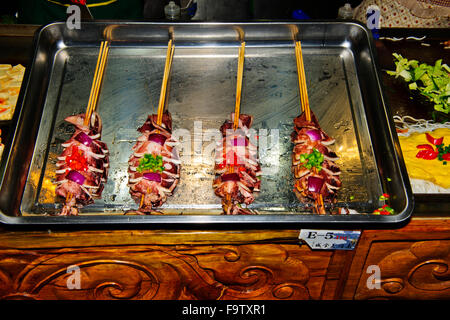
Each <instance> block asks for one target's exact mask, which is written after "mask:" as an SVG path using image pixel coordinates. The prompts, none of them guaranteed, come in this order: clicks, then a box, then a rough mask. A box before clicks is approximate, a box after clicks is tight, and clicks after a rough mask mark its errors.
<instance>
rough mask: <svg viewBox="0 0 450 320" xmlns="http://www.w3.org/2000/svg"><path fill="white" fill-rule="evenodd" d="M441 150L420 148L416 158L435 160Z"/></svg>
mask: <svg viewBox="0 0 450 320" xmlns="http://www.w3.org/2000/svg"><path fill="white" fill-rule="evenodd" d="M438 154H439V152H437V151H431V150H420V151H419V152H418V153H417V154H416V158H420V159H425V160H433V159H436V158H437V157H438Z"/></svg>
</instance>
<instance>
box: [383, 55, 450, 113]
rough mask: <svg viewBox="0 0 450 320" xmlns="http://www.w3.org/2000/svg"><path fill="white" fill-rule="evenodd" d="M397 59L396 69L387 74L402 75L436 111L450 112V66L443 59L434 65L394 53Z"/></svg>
mask: <svg viewBox="0 0 450 320" xmlns="http://www.w3.org/2000/svg"><path fill="white" fill-rule="evenodd" d="M392 55H393V56H394V58H395V59H396V61H395V67H396V68H395V71H391V70H389V71H386V73H387V74H389V75H391V76H395V77H396V78H398V77H401V78H403V80H404V81H405V82H407V83H408V87H409V89H410V90H418V91H419V93H420V94H421V95H423V96H425V97H426V98H427V99H428V100H429V101H430V102H431V103H433V104H434V109H435V110H436V111H440V112H443V113H445V114H448V113H449V112H450V67H449V66H448V65H446V64H445V63H444V64H443V63H442V59H439V60H437V61H436V62H435V64H434V66H431V65H428V64H426V63H419V62H418V61H417V60H408V59H406V58H403V57H402V56H401V55H400V54H397V53H393V54H392Z"/></svg>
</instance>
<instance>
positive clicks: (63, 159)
mask: <svg viewBox="0 0 450 320" xmlns="http://www.w3.org/2000/svg"><path fill="white" fill-rule="evenodd" d="M65 120H66V121H67V122H69V123H71V124H73V125H74V126H75V128H76V129H75V133H74V134H73V135H72V137H71V138H70V139H69V140H67V141H66V142H64V143H63V144H62V146H63V147H64V150H63V152H62V153H61V155H60V156H59V157H58V158H57V159H58V161H57V163H56V185H57V186H56V190H55V192H56V195H58V196H60V197H63V198H64V199H65V204H64V206H63V209H62V211H61V213H60V215H78V211H79V209H80V208H81V207H83V206H86V205H88V204H91V203H93V202H94V199H98V198H101V195H102V191H103V188H104V184H105V183H106V181H107V178H108V170H109V151H108V147H107V146H106V144H105V143H104V142H102V141H100V137H101V132H102V120H101V118H100V116H99V115H98V113H97V112H93V113H92V114H91V119H90V121H88V124H87V125H85V124H84V123H85V121H84V120H85V114H79V115H75V116H70V117H67V118H66V119H65Z"/></svg>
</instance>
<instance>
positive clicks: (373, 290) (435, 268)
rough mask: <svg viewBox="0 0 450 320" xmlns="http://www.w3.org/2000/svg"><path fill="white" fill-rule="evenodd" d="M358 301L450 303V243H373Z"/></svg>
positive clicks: (435, 241) (431, 241)
mask: <svg viewBox="0 0 450 320" xmlns="http://www.w3.org/2000/svg"><path fill="white" fill-rule="evenodd" d="M370 266H376V267H379V271H380V273H379V275H380V280H379V281H376V278H375V274H376V272H375V271H374V267H370ZM368 280H369V281H368ZM368 282H369V284H368ZM355 299H450V240H429V241H417V242H411V241H402V242H385V241H383V242H373V243H372V245H371V247H370V250H369V253H368V256H367V260H366V263H365V265H364V268H363V272H362V274H361V277H360V280H359V283H358V287H357V290H356V294H355Z"/></svg>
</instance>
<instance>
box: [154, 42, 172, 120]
mask: <svg viewBox="0 0 450 320" xmlns="http://www.w3.org/2000/svg"><path fill="white" fill-rule="evenodd" d="M174 49H175V46H174V45H172V39H170V40H169V44H168V46H167V55H166V65H165V67H164V75H163V81H162V85H161V93H160V95H159V105H158V118H157V121H156V123H157V124H158V125H161V123H162V117H163V113H164V106H165V103H166V92H167V82H168V80H169V74H170V70H171V67H172V60H173V52H174Z"/></svg>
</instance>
